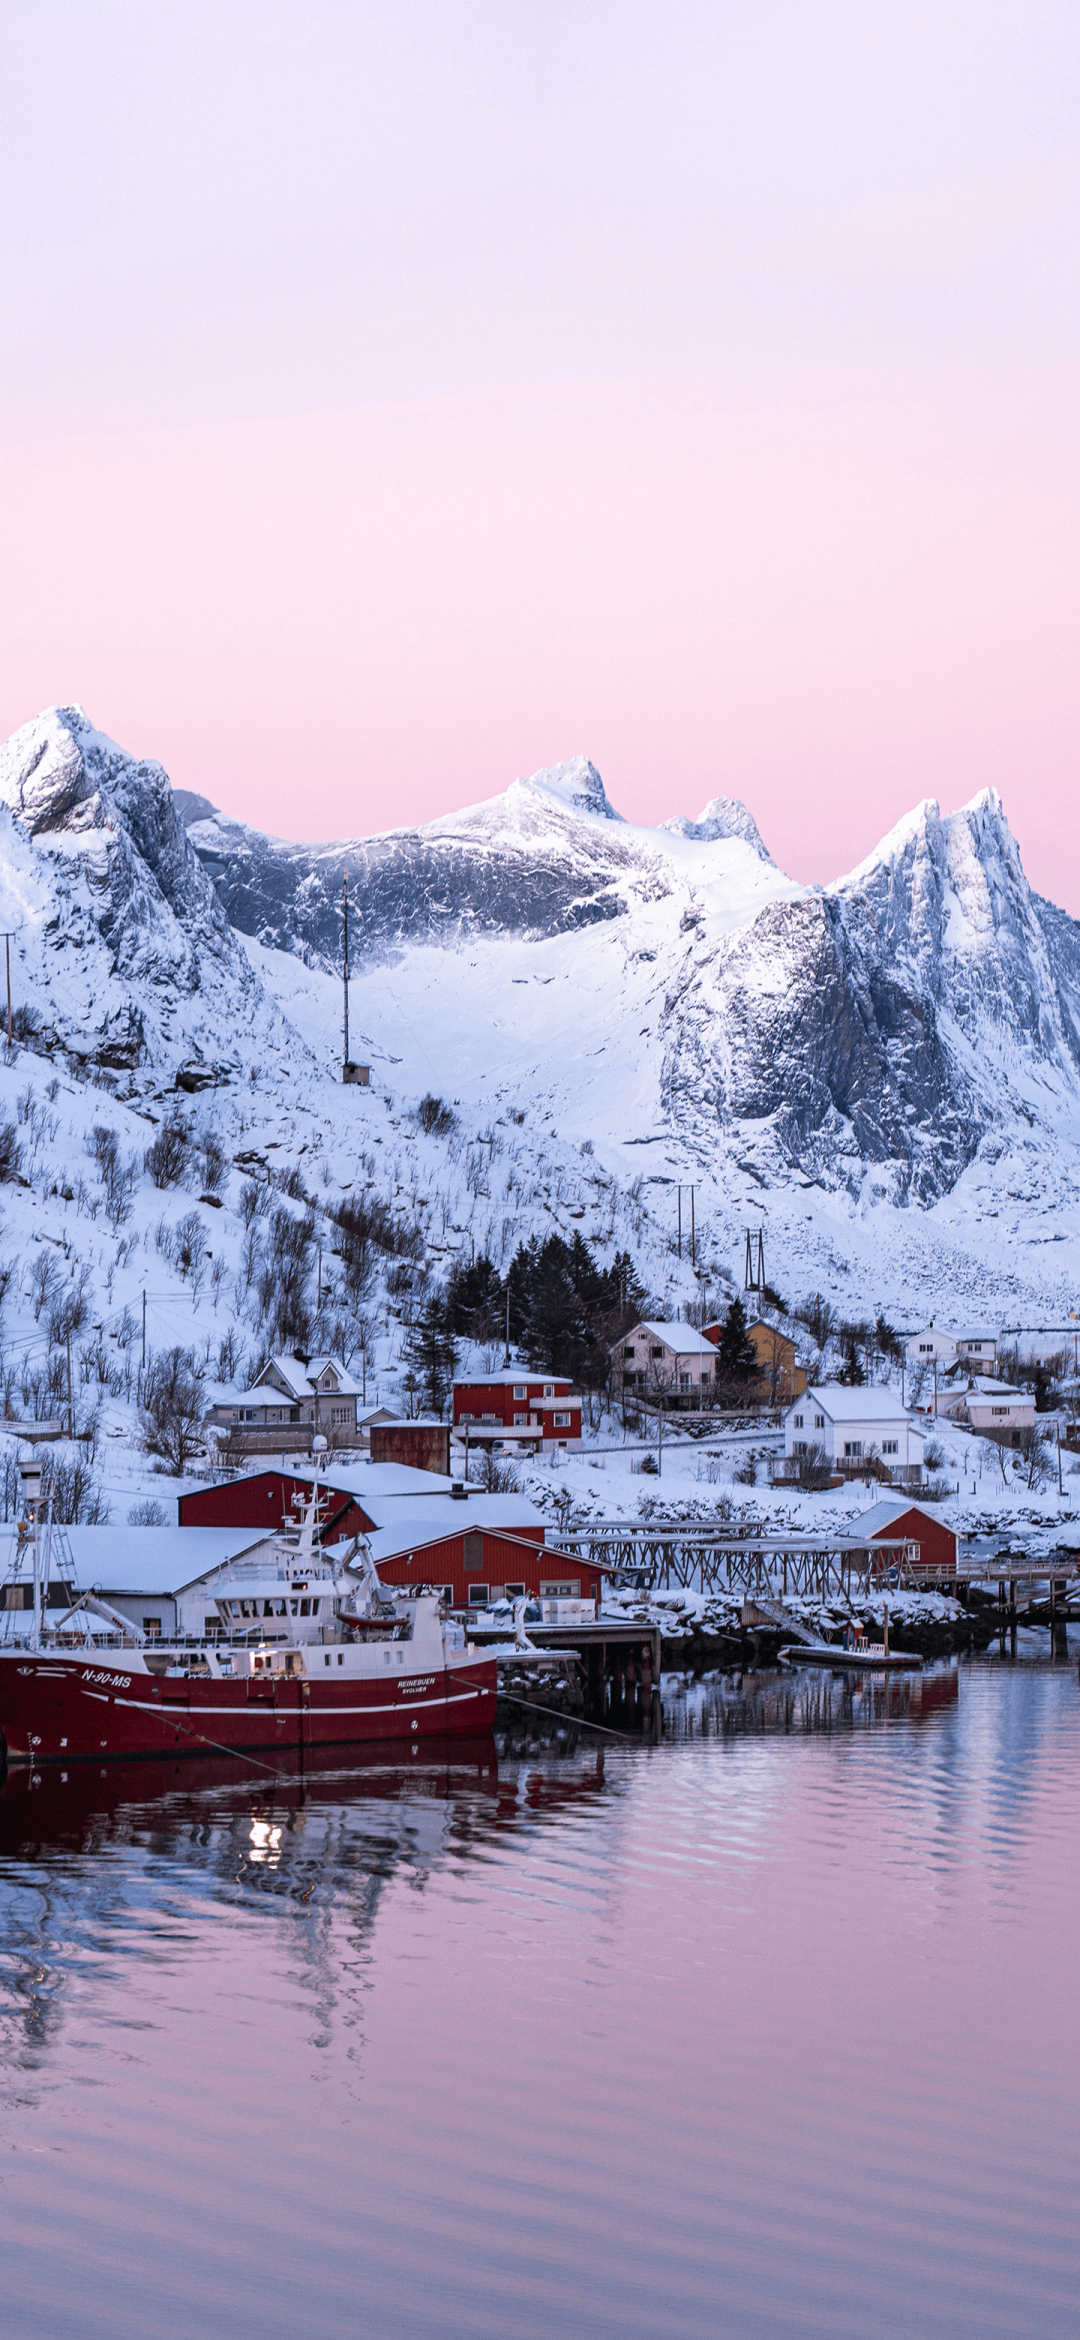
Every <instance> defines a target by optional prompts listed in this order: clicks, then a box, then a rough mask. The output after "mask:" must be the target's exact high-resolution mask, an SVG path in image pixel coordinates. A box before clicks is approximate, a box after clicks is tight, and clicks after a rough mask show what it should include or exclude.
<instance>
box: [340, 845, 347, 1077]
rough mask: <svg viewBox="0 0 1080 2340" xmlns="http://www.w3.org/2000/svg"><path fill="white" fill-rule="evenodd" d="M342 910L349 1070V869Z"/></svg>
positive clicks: (343, 884) (344, 881) (344, 878)
mask: <svg viewBox="0 0 1080 2340" xmlns="http://www.w3.org/2000/svg"><path fill="white" fill-rule="evenodd" d="M341 912H342V920H343V927H342V932H343V937H344V944H345V955H344V961H343V966H342V974H343V977H344V983H345V1067H346V1070H347V1069H348V1065H349V872H348V870H347V869H345V870H343V872H342V877H341Z"/></svg>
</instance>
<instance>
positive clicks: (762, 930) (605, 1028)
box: [0, 709, 1080, 1321]
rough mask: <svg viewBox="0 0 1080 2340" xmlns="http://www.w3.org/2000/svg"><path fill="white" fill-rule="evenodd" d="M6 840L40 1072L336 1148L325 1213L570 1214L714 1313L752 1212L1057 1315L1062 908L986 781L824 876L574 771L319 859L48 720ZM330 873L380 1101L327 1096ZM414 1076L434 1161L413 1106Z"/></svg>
mask: <svg viewBox="0 0 1080 2340" xmlns="http://www.w3.org/2000/svg"><path fill="white" fill-rule="evenodd" d="M180 814H183V815H184V816H185V818H186V822H187V828H186V829H185V825H184V819H183V818H180V817H178V816H179V815H180ZM0 843H2V853H0V873H2V881H3V888H4V893H3V900H2V903H0V910H2V912H3V920H4V923H5V924H6V925H7V926H10V927H13V928H16V929H17V930H18V931H17V933H16V938H15V942H14V944H13V967H14V972H15V983H16V1001H17V1004H19V1003H22V1004H25V1005H29V1006H32V1007H35V1008H36V1009H37V1011H38V1013H39V1014H40V1016H41V1019H42V1024H43V1033H39V1034H38V1036H37V1039H36V1040H33V1039H32V1047H33V1048H34V1050H35V1051H36V1054H37V1055H38V1056H39V1057H40V1055H41V1054H42V1051H43V1048H44V1049H45V1051H46V1052H47V1053H51V1054H52V1056H53V1059H54V1062H57V1063H60V1062H66V1063H69V1064H71V1065H72V1066H73V1068H75V1070H76V1071H78V1070H79V1068H80V1067H81V1068H82V1070H83V1071H84V1072H85V1071H86V1070H87V1069H88V1068H89V1070H90V1072H91V1075H92V1077H95V1078H97V1077H100V1078H101V1079H103V1080H106V1079H110V1078H111V1079H112V1084H113V1094H114V1099H115V1100H116V1111H117V1112H119V1106H120V1104H123V1105H124V1106H125V1109H126V1110H127V1111H128V1112H129V1114H134V1115H136V1116H138V1115H141V1116H142V1117H143V1119H144V1120H145V1119H146V1118H147V1117H150V1118H151V1119H156V1120H158V1121H160V1119H161V1117H162V1114H163V1113H165V1112H168V1111H175V1110H181V1111H183V1112H186V1113H188V1114H189V1115H190V1117H191V1119H192V1123H193V1127H194V1126H195V1124H198V1125H199V1126H203V1125H205V1124H206V1122H207V1116H209V1117H210V1118H211V1119H212V1120H213V1122H214V1124H215V1126H216V1127H217V1128H218V1129H219V1130H220V1132H221V1134H222V1139H223V1142H224V1143H225V1144H226V1146H227V1147H228V1148H229V1149H230V1151H231V1152H232V1153H233V1154H234V1155H235V1154H237V1153H239V1154H240V1156H241V1158H242V1159H246V1158H247V1157H248V1156H253V1155H258V1156H259V1158H260V1159H261V1160H262V1161H263V1164H264V1167H266V1168H272V1167H274V1164H275V1162H276V1164H277V1167H278V1168H279V1169H281V1170H284V1169H285V1168H286V1167H287V1166H288V1165H289V1164H290V1163H291V1164H292V1165H293V1166H294V1167H295V1168H296V1170H297V1175H298V1177H299V1178H300V1179H301V1182H302V1184H303V1187H304V1191H305V1192H308V1193H312V1192H313V1191H314V1190H313V1189H312V1187H311V1174H312V1172H313V1170H314V1168H315V1167H316V1166H318V1175H319V1180H320V1190H319V1191H320V1193H321V1194H322V1195H323V1196H324V1198H326V1197H328V1198H329V1199H330V1201H332V1200H333V1197H334V1196H335V1195H337V1196H338V1197H340V1196H341V1195H343V1194H348V1193H349V1192H352V1191H355V1186H356V1181H357V1179H358V1177H359V1180H360V1183H361V1185H362V1186H363V1187H364V1188H365V1189H370V1190H372V1191H373V1192H375V1193H377V1194H379V1195H380V1196H382V1197H383V1198H384V1199H385V1200H386V1202H387V1203H388V1205H390V1206H391V1207H394V1208H401V1209H407V1210H408V1211H409V1212H410V1213H411V1214H412V1215H413V1218H414V1219H415V1220H417V1222H418V1223H419V1224H420V1225H421V1227H422V1230H423V1236H424V1252H423V1256H424V1258H425V1260H426V1262H427V1265H428V1267H429V1269H430V1270H431V1271H432V1272H433V1273H435V1274H439V1273H441V1272H444V1271H445V1267H446V1265H447V1264H448V1262H449V1260H450V1259H451V1258H452V1257H453V1256H454V1255H455V1254H456V1253H460V1252H461V1251H464V1252H465V1253H466V1254H467V1253H468V1252H469V1250H470V1249H479V1248H487V1249H489V1250H490V1251H491V1253H492V1256H493V1257H494V1258H495V1260H496V1262H497V1264H498V1265H499V1266H500V1267H502V1266H503V1265H504V1264H505V1262H506V1259H507V1258H508V1257H509V1256H510V1255H511V1254H512V1252H513V1250H514V1248H515V1247H516V1244H517V1242H518V1241H520V1240H521V1238H522V1237H523V1236H527V1235H528V1234H529V1233H530V1232H532V1231H538V1232H543V1231H547V1230H549V1229H550V1228H552V1227H557V1228H558V1229H559V1230H560V1231H561V1232H563V1233H564V1234H566V1235H570V1234H572V1233H573V1232H574V1230H575V1229H580V1231H581V1232H583V1233H584V1234H586V1235H587V1236H588V1237H589V1238H590V1239H591V1240H593V1241H595V1243H596V1244H597V1246H598V1247H599V1250H600V1251H601V1253H602V1251H603V1250H604V1249H605V1248H606V1247H608V1246H621V1245H624V1244H625V1245H629V1246H630V1247H631V1248H632V1249H634V1250H635V1251H636V1253H637V1255H638V1257H639V1259H640V1263H641V1271H642V1274H643V1277H644V1279H645V1281H646V1283H647V1284H648V1285H649V1286H650V1288H651V1289H652V1290H653V1291H654V1292H655V1293H656V1294H657V1295H658V1299H660V1300H662V1301H663V1304H664V1305H668V1306H671V1307H672V1308H674V1309H678V1308H679V1307H681V1306H685V1305H688V1304H690V1302H691V1300H693V1299H695V1298H700V1296H701V1295H700V1280H701V1274H703V1275H704V1279H705V1284H706V1298H707V1297H708V1294H709V1293H710V1292H711V1293H712V1294H713V1296H714V1298H716V1299H718V1298H719V1297H720V1295H721V1292H722V1289H723V1283H724V1279H725V1277H730V1276H732V1275H734V1276H735V1278H736V1280H737V1279H738V1275H739V1270H740V1265H741V1255H742V1245H743V1239H744V1233H745V1230H746V1228H747V1227H748V1226H749V1227H752V1228H753V1229H754V1230H755V1231H756V1229H757V1227H758V1226H759V1225H761V1226H763V1227H764V1230H765V1234H766V1244H767V1251H768V1263H769V1269H770V1274H771V1276H772V1278H773V1280H774V1282H776V1283H778V1284H779V1285H780V1287H781V1288H782V1289H784V1290H785V1291H786V1292H788V1293H789V1294H790V1295H791V1296H792V1297H797V1296H798V1295H799V1294H800V1293H803V1292H806V1291H808V1290H813V1289H816V1288H820V1289H822V1290H825V1291H826V1292H829V1293H831V1294H833V1295H834V1296H835V1298H836V1300H837V1303H838V1305H839V1306H840V1307H841V1308H843V1309H846V1310H848V1311H850V1312H851V1313H855V1314H859V1315H864V1314H866V1313H868V1312H869V1311H871V1310H874V1309H877V1308H878V1307H881V1308H883V1309H884V1310H885V1312H886V1314H889V1315H892V1316H900V1317H908V1318H911V1319H912V1320H914V1319H915V1318H917V1317H918V1316H919V1315H921V1314H924V1313H927V1312H929V1311H930V1310H931V1309H934V1308H936V1309H937V1310H938V1311H939V1312H940V1311H941V1310H942V1309H946V1308H948V1307H949V1306H952V1305H955V1306H956V1307H958V1308H961V1309H963V1310H964V1311H965V1312H970V1311H971V1310H973V1309H974V1310H976V1311H977V1312H978V1313H979V1314H980V1316H981V1315H985V1314H987V1313H989V1314H991V1315H995V1314H1000V1313H1004V1314H1006V1315H1009V1314H1012V1315H1013V1316H1015V1315H1017V1314H1018V1313H1021V1312H1024V1313H1026V1314H1028V1315H1032V1314H1034V1315H1036V1316H1042V1317H1050V1316H1053V1317H1055V1318H1057V1317H1060V1316H1062V1315H1063V1314H1066V1313H1067V1312H1068V1309H1069V1307H1070V1306H1071V1304H1072V1294H1073V1263H1074V1259H1075V1249H1074V1247H1075V1244H1076V1241H1077V1239H1078V1236H1080V1209H1078V1206H1077V1204H1076V1202H1075V1200H1074V1197H1075V1196H1076V1194H1077V1192H1078V1189H1080V1175H1078V1174H1080V930H1078V928H1077V926H1076V924H1075V923H1074V921H1072V920H1071V919H1069V918H1067V917H1066V916H1065V914H1064V913H1063V912H1061V911H1059V910H1056V909H1055V908H1054V907H1053V906H1052V905H1049V904H1046V903H1043V902H1040V901H1039V900H1038V899H1037V897H1035V896H1034V895H1033V894H1032V893H1031V890H1030V888H1029V887H1028V885H1027V881H1026V879H1025V877H1024V874H1023V869H1022V866H1021V863H1020V859H1019V855H1018V853H1017V849H1016V845H1015V841H1014V840H1013V838H1012V836H1011V833H1010V831H1009V828H1008V824H1007V821H1006V819H1005V815H1004V812H1003V810H1002V808H1001V805H1000V803H999V801H998V799H997V798H996V797H995V796H994V795H993V794H987V795H984V796H982V797H979V798H977V799H976V800H975V802H974V803H973V804H972V805H969V806H968V807H966V808H965V810H964V811H963V812H960V813H956V814H953V815H950V816H942V815H941V814H940V812H939V811H938V808H937V807H936V806H934V805H922V806H920V807H919V808H918V809H917V810H916V811H915V812H914V813H913V814H911V815H910V816H909V817H908V818H907V819H906V820H905V821H903V822H901V823H900V824H899V825H898V827H897V828H896V829H895V830H894V831H893V832H892V833H891V834H890V836H889V837H887V838H886V839H884V840H883V843H882V844H881V846H880V847H879V848H878V849H877V851H876V852H875V853H874V854H873V855H871V856H869V857H868V859H867V860H866V862H864V863H863V864H862V865H861V866H860V868H858V869H857V870H855V871H853V872H852V873H851V874H850V876H848V877H847V878H845V879H843V880H842V881H839V882H838V883H837V884H836V885H834V886H831V887H828V888H824V889H822V888H819V887H808V886H803V885H800V884H798V883H796V882H794V881H793V880H791V879H789V878H787V877H786V876H785V875H784V874H783V872H782V870H781V869H779V868H778V867H777V865H776V863H775V862H774V861H773V860H772V859H771V858H770V856H769V854H768V852H767V851H766V849H765V846H764V845H763V843H762V840H761V838H760V835H759V833H758V831H757V828H756V825H755V824H754V822H753V819H752V816H751V815H750V814H749V813H748V812H747V811H746V810H745V808H744V807H741V806H739V805H738V804H737V803H735V802H734V801H733V800H732V799H729V798H722V797H721V798H714V799H713V800H712V802H711V803H710V804H709V805H707V806H706V807H705V808H704V810H703V812H702V813H701V815H700V816H699V817H698V818H697V819H696V820H692V819H689V818H685V817H683V816H673V817H672V819H671V820H670V821H668V822H666V823H665V824H664V825H663V826H662V827H660V828H658V829H648V828H643V827H641V826H638V825H635V824H633V823H630V822H627V821H625V820H623V819H622V818H621V817H620V816H619V814H618V813H617V811H616V810H615V809H614V808H613V807H612V805H611V804H610V803H609V801H608V798H607V796H606V793H605V791H604V788H603V784H602V782H601V780H600V776H599V774H598V773H597V772H596V771H595V768H594V767H593V766H592V765H591V764H589V763H587V762H586V761H585V760H584V759H577V760H576V761H574V762H572V763H570V764H566V765H560V766H557V767H555V768H554V769H553V770H551V771H545V772H542V773H538V774H536V775H535V776H534V777H533V778H532V779H531V780H519V781H515V782H514V783H513V785H512V786H511V787H510V788H509V789H507V790H506V791H505V793H504V794H503V795H502V796H499V797H495V798H492V799H490V800H488V801H487V802H485V803H481V804H478V805H474V806H472V807H469V808H466V809H465V810H464V811H463V812H461V813H459V814H455V815H452V816H447V817H446V818H444V819H442V820H439V821H435V822H430V823H427V824H425V825H423V826H422V827H419V828H415V829H404V830H399V831H391V832H387V833H384V834H382V835H380V836H376V837H370V838H366V839H363V838H361V839H358V840H350V841H348V842H343V843H338V844H328V845H312V846H303V845H297V844H291V843H283V842H281V841H280V840H275V839H273V838H271V837H266V836H263V835H262V834H261V833H260V832H258V831H256V830H254V829H252V828H250V827H246V826H244V825H243V824H241V823H238V822H235V821H232V820H230V819H229V818H228V816H227V815H225V814H222V813H218V812H216V811H215V810H214V808H212V807H210V806H209V805H208V804H207V803H206V800H205V799H201V798H194V797H190V796H189V797H184V796H183V795H182V794H181V793H180V792H176V794H175V796H174V795H173V794H172V793H171V792H170V789H169V786H168V782H167V780H166V778H165V775H164V774H163V772H162V771H161V768H160V766H157V765H155V764H149V763H145V762H140V761H139V760H137V759H134V758H131V757H129V756H126V755H125V754H124V752H123V751H122V750H121V749H120V748H118V747H117V746H116V745H115V744H114V743H113V742H112V741H110V740H108V739H107V738H105V736H104V735H103V734H101V733H99V732H97V731H95V730H94V728H93V726H92V725H91V724H90V722H89V721H88V719H87V718H86V716H85V715H83V714H82V712H81V710H78V709H66V710H65V709H60V710H52V711H51V712H50V713H48V714H46V715H44V716H42V717H39V718H37V719H36V720H35V722H33V723H31V724H28V725H26V726H24V728H23V729H22V731H20V732H19V733H17V734H16V735H15V736H14V738H13V739H12V740H11V741H9V742H8V743H7V745H6V747H5V748H4V749H3V750H2V751H0ZM346 863H347V865H348V869H349V884H350V902H351V918H352V928H351V942H352V957H353V968H354V982H353V992H352V1001H351V1010H352V1039H353V1054H354V1055H359V1056H362V1057H363V1058H364V1059H365V1060H367V1061H370V1063H371V1065H372V1067H373V1087H372V1089H371V1090H370V1091H368V1092H364V1091H358V1090H345V1089H343V1088H342V1087H341V1085H340V1054H341V989H340V978H339V975H338V972H337V970H338V966H339V954H340V885H341V876H342V869H343V866H344V865H345V864H346ZM20 1061H21V1062H23V1063H25V1057H24V1058H23V1059H21V1060H20ZM177 1083H179V1087H177ZM203 1086H205V1087H207V1088H208V1089H211V1088H212V1092H213V1093H212V1096H208V1097H207V1098H201V1099H200V1098H196V1099H195V1100H194V1101H192V1102H190V1103H188V1104H185V1103H184V1102H183V1099H184V1095H185V1092H189V1093H190V1092H192V1091H195V1092H197V1091H198V1090H199V1089H200V1088H201V1087H203ZM429 1090H430V1091H433V1092H435V1093H436V1094H438V1095H442V1096H445V1097H446V1098H447V1100H448V1101H449V1102H450V1103H451V1104H452V1105H453V1107H454V1109H455V1111H456V1113H457V1116H458V1130H457V1134H456V1135H455V1137H454V1139H453V1140H452V1142H451V1144H450V1145H449V1146H443V1147H442V1148H440V1147H438V1146H432V1145H429V1144H428V1142H427V1141H426V1140H421V1138H420V1136H419V1135H418V1132H417V1129H416V1125H415V1122H414V1121H413V1120H412V1118H411V1109H412V1107H413V1106H414V1105H415V1103H416V1101H417V1100H418V1099H419V1098H420V1097H421V1096H422V1095H423V1094H424V1093H425V1092H426V1091H429ZM170 1100H172V1101H173V1102H171V1103H170V1102H169V1101H170ZM200 1117H201V1118H200ZM125 1142H131V1137H130V1133H128V1134H127V1136H126V1137H125ZM358 1165H360V1167H359V1168H358ZM63 1183H64V1181H63V1179H62V1178H61V1179H58V1180H57V1181H56V1184H57V1188H58V1190H59V1189H61V1188H62V1185H63ZM690 1184H693V1186H694V1188H695V1213H696V1219H695V1228H696V1237H697V1257H696V1262H695V1265H696V1267H697V1269H698V1270H699V1271H700V1273H699V1277H698V1280H697V1281H695V1277H694V1274H693V1272H692V1268H691V1263H690V1261H689V1258H688V1257H687V1256H685V1252H686V1248H687V1247H686V1246H684V1256H683V1257H682V1258H681V1259H680V1258H679V1257H678V1254H677V1249H676V1245H675V1228H676V1219H677V1213H676V1198H675V1192H674V1189H675V1188H676V1186H679V1185H681V1186H683V1187H684V1188H685V1187H687V1186H688V1185H690ZM237 1192H238V1186H237ZM234 1200H235V1198H234ZM233 1207H234V1203H233V1202H229V1201H228V1198H227V1202H226V1219H225V1220H223V1221H222V1222H221V1226H222V1227H225V1226H226V1223H227V1221H228V1213H229V1212H230V1211H231V1210H232V1209H233ZM210 1248H213V1247H212V1246H211V1247H210ZM95 1272H96V1271H95ZM186 1304H187V1303H186V1300H184V1302H183V1305H186ZM387 1321H389V1320H387Z"/></svg>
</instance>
